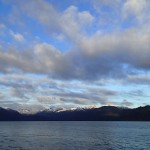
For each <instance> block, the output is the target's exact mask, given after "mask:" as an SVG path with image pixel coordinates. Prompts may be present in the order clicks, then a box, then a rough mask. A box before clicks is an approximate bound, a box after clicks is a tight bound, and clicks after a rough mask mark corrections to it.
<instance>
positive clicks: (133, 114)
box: [0, 105, 150, 121]
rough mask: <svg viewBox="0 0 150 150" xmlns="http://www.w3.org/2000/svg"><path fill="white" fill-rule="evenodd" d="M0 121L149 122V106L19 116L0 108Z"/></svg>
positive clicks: (10, 110) (45, 112)
mask: <svg viewBox="0 0 150 150" xmlns="http://www.w3.org/2000/svg"><path fill="white" fill-rule="evenodd" d="M0 121H150V106H149V105H147V106H144V107H138V108H134V109H130V108H120V107H115V106H103V107H99V108H85V109H75V110H66V111H60V112H58V111H47V110H44V111H41V112H38V113H36V114H21V113H19V112H17V111H15V110H12V109H4V108H1V107H0Z"/></svg>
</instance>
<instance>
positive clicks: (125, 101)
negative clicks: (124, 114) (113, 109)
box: [121, 100, 133, 107]
mask: <svg viewBox="0 0 150 150" xmlns="http://www.w3.org/2000/svg"><path fill="white" fill-rule="evenodd" d="M121 106H122V107H130V106H133V103H132V102H129V101H128V100H123V101H122V102H121Z"/></svg>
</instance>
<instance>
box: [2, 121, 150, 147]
mask: <svg viewBox="0 0 150 150" xmlns="http://www.w3.org/2000/svg"><path fill="white" fill-rule="evenodd" d="M12 149H14V150H84V149H85V150H94V149H95V150H122V149H123V150H148V149H150V122H77V121H75V122H0V150H12Z"/></svg>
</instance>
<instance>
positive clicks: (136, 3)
mask: <svg viewBox="0 0 150 150" xmlns="http://www.w3.org/2000/svg"><path fill="white" fill-rule="evenodd" d="M148 6H149V1H148V0H126V2H125V3H124V6H123V15H124V17H128V16H130V15H134V16H135V17H136V18H137V19H138V21H142V20H143V17H145V15H146V14H145V12H146V10H147V9H148Z"/></svg>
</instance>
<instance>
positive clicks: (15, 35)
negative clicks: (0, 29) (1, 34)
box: [10, 30, 25, 42]
mask: <svg viewBox="0 0 150 150" xmlns="http://www.w3.org/2000/svg"><path fill="white" fill-rule="evenodd" d="M10 35H11V36H12V37H13V38H14V39H15V40H16V41H18V42H23V41H25V39H24V37H23V35H22V34H20V33H14V32H13V31H12V30H10Z"/></svg>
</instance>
